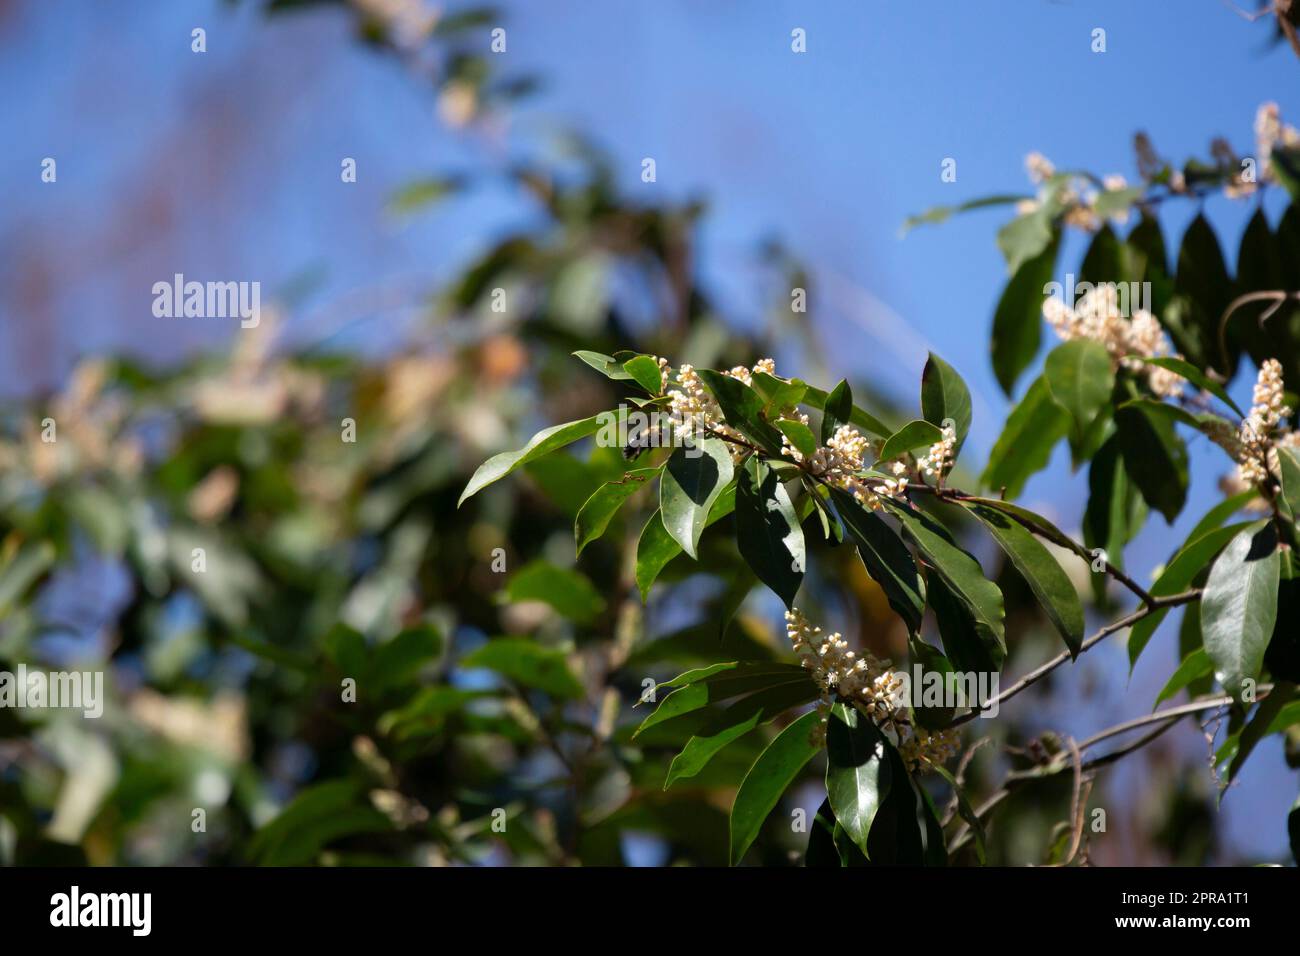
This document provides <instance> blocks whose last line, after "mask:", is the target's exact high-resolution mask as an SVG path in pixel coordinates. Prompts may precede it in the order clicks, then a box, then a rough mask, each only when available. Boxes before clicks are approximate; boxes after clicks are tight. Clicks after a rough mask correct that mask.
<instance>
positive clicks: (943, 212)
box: [900, 195, 1032, 235]
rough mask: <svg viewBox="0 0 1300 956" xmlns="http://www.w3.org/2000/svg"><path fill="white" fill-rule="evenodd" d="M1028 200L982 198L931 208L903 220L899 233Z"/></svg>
mask: <svg viewBox="0 0 1300 956" xmlns="http://www.w3.org/2000/svg"><path fill="white" fill-rule="evenodd" d="M1030 198H1032V197H1029V196H1024V195H1002V196H983V197H981V198H979V199H971V200H968V201H967V202H963V203H957V204H956V205H952V206H931V207H930V208H929V209H927V210H926V211H925V212H923V213H919V214H917V215H915V216H908V217H907V218H906V219H904V220H903V226H902V229H901V230H900V232H901V233H902V234H904V235H906V234H907V233H909V232H911V231H912V230H913V229H915V228H916V227H917V226H924V225H938V224H939V223H941V222H946V221H947V220H948V219H949V218H950V217H951V216H953V215H954V214H955V213H959V212H968V211H970V210H972V209H984V208H986V207H988V206H1006V205H1009V204H1011V203H1017V202H1020V201H1022V200H1025V199H1030Z"/></svg>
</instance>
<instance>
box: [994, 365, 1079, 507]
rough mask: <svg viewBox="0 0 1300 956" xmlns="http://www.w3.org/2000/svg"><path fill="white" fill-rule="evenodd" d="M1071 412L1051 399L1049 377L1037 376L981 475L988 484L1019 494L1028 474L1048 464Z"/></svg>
mask: <svg viewBox="0 0 1300 956" xmlns="http://www.w3.org/2000/svg"><path fill="white" fill-rule="evenodd" d="M1069 427H1070V416H1069V415H1067V414H1066V413H1065V411H1064V409H1062V408H1061V406H1060V405H1058V404H1056V402H1055V401H1054V400H1053V399H1052V393H1051V389H1049V388H1048V385H1047V380H1046V379H1044V378H1042V377H1041V376H1040V377H1039V378H1037V379H1035V380H1034V383H1033V384H1032V385H1030V386H1029V390H1028V391H1027V392H1025V395H1024V397H1023V398H1021V399H1020V401H1019V403H1018V404H1017V405H1016V407H1015V408H1013V409H1012V410H1011V414H1010V415H1009V416H1007V423H1006V425H1005V426H1004V427H1003V429H1002V434H1001V435H1000V436H999V437H998V440H997V442H995V443H994V445H993V450H992V451H991V452H990V453H989V461H988V465H987V466H986V467H985V468H984V474H983V475H981V476H980V483H981V484H983V485H984V487H986V488H993V489H998V488H1005V489H1006V496H1007V497H1009V498H1015V497H1018V496H1019V494H1020V492H1021V490H1022V489H1023V488H1024V486H1025V482H1026V481H1027V480H1028V479H1029V476H1030V475H1032V474H1034V473H1035V472H1038V471H1041V470H1042V469H1043V468H1046V467H1047V462H1048V459H1049V458H1050V457H1051V455H1052V448H1053V447H1054V446H1055V445H1056V443H1057V442H1058V441H1060V440H1061V439H1062V438H1064V437H1065V435H1066V432H1068V431H1069Z"/></svg>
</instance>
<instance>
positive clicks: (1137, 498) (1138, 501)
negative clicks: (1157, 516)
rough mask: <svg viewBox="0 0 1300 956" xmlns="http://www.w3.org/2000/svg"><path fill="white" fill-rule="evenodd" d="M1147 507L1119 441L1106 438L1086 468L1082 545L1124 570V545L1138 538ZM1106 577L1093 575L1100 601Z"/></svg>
mask: <svg viewBox="0 0 1300 956" xmlns="http://www.w3.org/2000/svg"><path fill="white" fill-rule="evenodd" d="M1146 518H1147V505H1146V501H1145V500H1143V498H1142V495H1141V494H1140V493H1139V492H1138V490H1137V486H1136V485H1134V484H1133V482H1132V481H1130V480H1129V477H1128V473H1127V472H1125V471H1124V461H1123V458H1122V457H1121V456H1120V453H1119V439H1117V438H1116V437H1115V436H1113V435H1112V436H1111V437H1110V438H1108V439H1107V440H1106V441H1105V442H1104V443H1103V444H1102V446H1101V447H1100V448H1099V449H1097V453H1096V455H1094V456H1093V459H1092V464H1090V465H1089V466H1088V505H1087V508H1086V509H1085V510H1084V514H1083V543H1084V545H1085V546H1087V547H1088V548H1090V549H1092V548H1101V549H1102V550H1103V551H1104V552H1105V553H1106V560H1107V561H1109V562H1110V563H1111V564H1112V565H1113V566H1115V567H1116V568H1119V569H1121V570H1123V568H1124V546H1125V545H1126V544H1128V543H1129V542H1130V541H1132V540H1133V539H1134V538H1135V537H1137V533H1138V532H1139V531H1141V530H1142V525H1143V524H1144V523H1145V522H1146ZM1108 580H1109V579H1108V577H1107V576H1106V575H1105V574H1094V575H1093V578H1092V583H1093V593H1094V595H1095V596H1096V598H1097V600H1098V601H1101V600H1102V599H1103V597H1104V595H1105V593H1106V584H1107V581H1108Z"/></svg>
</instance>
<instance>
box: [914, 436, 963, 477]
mask: <svg viewBox="0 0 1300 956" xmlns="http://www.w3.org/2000/svg"><path fill="white" fill-rule="evenodd" d="M956 447H957V431H956V429H954V428H953V426H951V425H944V426H943V438H941V439H939V440H938V441H937V442H935V443H934V444H933V445H931V446H930V452H929V454H927V455H925V456H924V457H923V458H920V459H919V460H918V461H917V463H916V464H917V466H918V467H919V468H920V469H921V471H922V473H924V474H925V475H933V476H935V477H938V478H942V477H943V476H944V474H946V473H947V471H948V469H949V468H951V467H952V459H953V451H954V450H955V449H956Z"/></svg>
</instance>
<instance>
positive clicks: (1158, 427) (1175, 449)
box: [1115, 403, 1188, 524]
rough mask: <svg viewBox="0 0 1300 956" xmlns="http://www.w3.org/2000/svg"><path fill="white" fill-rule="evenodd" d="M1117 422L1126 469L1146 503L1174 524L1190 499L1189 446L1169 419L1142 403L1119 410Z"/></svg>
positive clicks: (1116, 413) (1116, 414)
mask: <svg viewBox="0 0 1300 956" xmlns="http://www.w3.org/2000/svg"><path fill="white" fill-rule="evenodd" d="M1169 407H1172V406H1169ZM1115 425H1116V427H1117V428H1118V436H1119V450H1120V454H1121V455H1122V456H1123V458H1124V470H1125V471H1126V472H1127V473H1128V475H1129V477H1130V478H1131V479H1132V480H1133V483H1134V484H1136V485H1137V487H1138V490H1139V491H1140V492H1142V497H1143V498H1144V499H1145V500H1146V503H1147V504H1148V505H1150V506H1151V507H1152V508H1154V509H1155V510H1156V511H1158V512H1160V513H1161V514H1162V515H1164V518H1165V521H1167V522H1169V523H1170V524H1173V522H1174V519H1175V518H1177V517H1178V513H1179V512H1180V511H1182V510H1183V503H1184V502H1185V501H1186V500H1187V483H1188V476H1187V448H1186V447H1185V446H1184V445H1183V441H1182V439H1181V438H1179V437H1178V436H1177V435H1176V434H1175V433H1174V428H1173V425H1172V424H1171V423H1170V422H1169V421H1168V420H1167V419H1163V418H1161V416H1159V415H1158V414H1155V413H1153V411H1152V410H1151V409H1150V408H1147V407H1145V406H1144V405H1143V404H1141V403H1133V404H1129V405H1126V406H1124V407H1122V408H1120V409H1119V410H1117V411H1116V412H1115Z"/></svg>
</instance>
